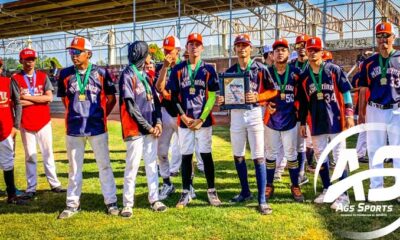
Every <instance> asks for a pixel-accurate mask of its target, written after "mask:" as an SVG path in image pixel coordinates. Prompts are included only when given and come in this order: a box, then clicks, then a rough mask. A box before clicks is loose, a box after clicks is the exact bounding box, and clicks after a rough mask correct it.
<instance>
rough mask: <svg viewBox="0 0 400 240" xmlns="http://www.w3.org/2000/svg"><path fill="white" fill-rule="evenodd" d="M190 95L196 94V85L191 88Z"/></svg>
mask: <svg viewBox="0 0 400 240" xmlns="http://www.w3.org/2000/svg"><path fill="white" fill-rule="evenodd" d="M189 93H190V95H194V94H196V89H195V88H194V87H191V88H189Z"/></svg>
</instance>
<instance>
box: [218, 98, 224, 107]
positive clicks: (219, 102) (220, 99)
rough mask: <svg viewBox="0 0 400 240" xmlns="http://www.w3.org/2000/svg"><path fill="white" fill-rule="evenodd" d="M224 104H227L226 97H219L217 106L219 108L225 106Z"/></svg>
mask: <svg viewBox="0 0 400 240" xmlns="http://www.w3.org/2000/svg"><path fill="white" fill-rule="evenodd" d="M224 102H225V98H224V96H218V97H217V105H218V106H221V105H222V104H224Z"/></svg>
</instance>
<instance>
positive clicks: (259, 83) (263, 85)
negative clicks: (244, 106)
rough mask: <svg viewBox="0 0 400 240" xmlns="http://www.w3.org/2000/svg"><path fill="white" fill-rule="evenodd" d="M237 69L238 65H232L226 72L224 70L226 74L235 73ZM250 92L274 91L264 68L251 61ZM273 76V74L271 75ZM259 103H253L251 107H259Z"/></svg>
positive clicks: (260, 64)
mask: <svg viewBox="0 0 400 240" xmlns="http://www.w3.org/2000/svg"><path fill="white" fill-rule="evenodd" d="M237 68H238V63H236V64H234V65H233V66H231V67H230V68H229V69H228V70H226V72H227V73H237V72H238V71H237ZM249 74H250V76H249V80H250V84H249V86H250V89H249V90H250V91H251V92H257V93H260V92H262V91H264V90H269V89H274V85H273V84H272V82H271V81H270V78H269V77H268V76H269V74H268V73H267V70H266V67H265V66H264V65H263V64H262V63H259V62H256V61H253V63H252V64H251V66H250V73H249ZM272 74H273V73H272ZM259 105H260V104H259V103H253V106H259Z"/></svg>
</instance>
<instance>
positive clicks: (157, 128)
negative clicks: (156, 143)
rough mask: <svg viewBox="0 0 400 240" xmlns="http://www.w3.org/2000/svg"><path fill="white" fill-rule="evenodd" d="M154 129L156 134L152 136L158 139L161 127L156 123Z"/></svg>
mask: <svg viewBox="0 0 400 240" xmlns="http://www.w3.org/2000/svg"><path fill="white" fill-rule="evenodd" d="M154 128H155V129H156V133H157V134H154V137H160V136H161V134H162V126H161V124H159V123H157V124H156V126H155V127H154Z"/></svg>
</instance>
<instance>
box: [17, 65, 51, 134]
mask: <svg viewBox="0 0 400 240" xmlns="http://www.w3.org/2000/svg"><path fill="white" fill-rule="evenodd" d="M12 78H13V79H15V81H16V82H17V84H18V87H19V90H20V94H21V96H23V95H34V96H42V95H44V94H45V93H46V91H48V90H53V87H52V86H51V83H50V80H49V78H48V77H47V74H46V73H44V72H41V71H35V74H34V75H33V76H32V77H28V76H26V75H25V74H24V73H23V72H20V73H15V74H14V75H13V76H12ZM49 122H50V105H49V104H48V103H41V104H39V103H35V104H34V105H31V106H26V107H23V108H22V119H21V126H22V127H23V128H24V129H26V130H28V131H39V130H40V129H42V128H43V127H44V126H45V125H46V124H48V123H49Z"/></svg>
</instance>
